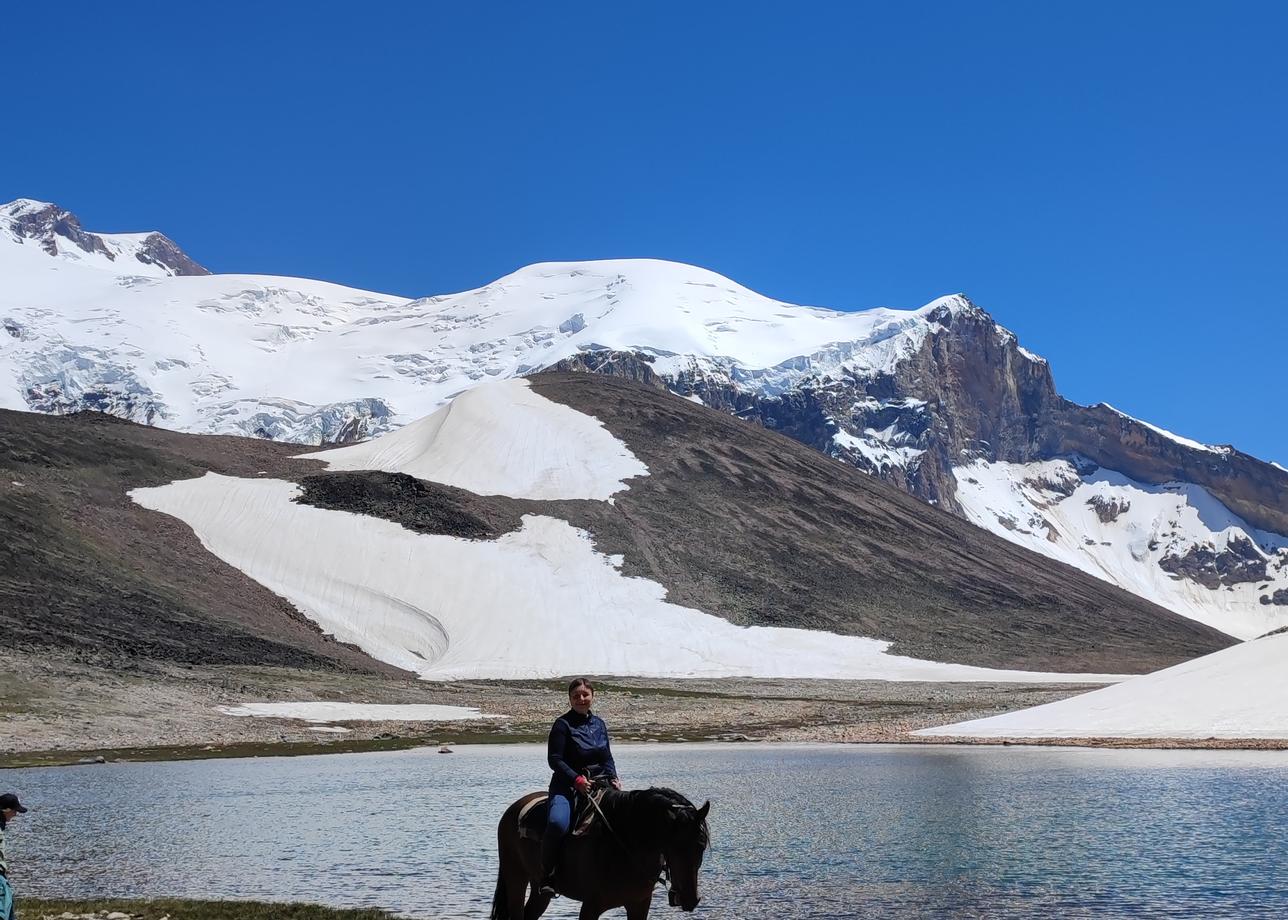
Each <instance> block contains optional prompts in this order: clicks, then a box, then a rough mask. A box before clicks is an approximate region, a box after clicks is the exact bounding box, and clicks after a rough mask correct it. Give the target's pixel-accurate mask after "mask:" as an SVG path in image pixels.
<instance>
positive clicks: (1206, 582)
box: [1158, 537, 1267, 588]
mask: <svg viewBox="0 0 1288 920" xmlns="http://www.w3.org/2000/svg"><path fill="white" fill-rule="evenodd" d="M1158 566H1159V568H1161V569H1162V570H1163V571H1165V572H1170V573H1172V574H1173V575H1176V576H1178V577H1181V578H1188V579H1189V580H1190V581H1194V582H1198V583H1199V584H1201V585H1203V587H1205V588H1219V587H1221V586H1222V585H1236V584H1240V583H1243V582H1256V581H1265V580H1266V574H1267V573H1266V560H1265V558H1264V557H1263V556H1262V555H1261V554H1260V553H1259V552H1257V548H1256V547H1255V546H1253V545H1252V543H1251V542H1249V541H1248V540H1244V539H1242V538H1237V537H1236V538H1235V539H1233V540H1231V541H1230V544H1229V546H1227V547H1226V548H1225V549H1224V550H1222V551H1221V552H1219V553H1218V552H1217V551H1216V550H1215V549H1214V548H1212V547H1210V546H1194V547H1191V548H1190V550H1189V552H1187V553H1185V554H1184V555H1183V556H1165V557H1163V559H1161V560H1159V563H1158Z"/></svg>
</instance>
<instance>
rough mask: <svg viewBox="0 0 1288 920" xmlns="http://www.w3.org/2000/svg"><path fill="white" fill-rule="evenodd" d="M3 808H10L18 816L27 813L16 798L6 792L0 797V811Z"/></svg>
mask: <svg viewBox="0 0 1288 920" xmlns="http://www.w3.org/2000/svg"><path fill="white" fill-rule="evenodd" d="M5 808H12V809H13V810H14V811H16V812H17V813H18V814H20V815H21V814H24V813H25V812H26V811H27V809H25V808H23V806H22V803H21V802H19V801H18V797H17V796H16V795H14V794H13V793H12V792H6V793H5V794H4V795H0V810H2V809H5Z"/></svg>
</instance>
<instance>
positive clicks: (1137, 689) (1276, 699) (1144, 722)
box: [913, 634, 1288, 739]
mask: <svg viewBox="0 0 1288 920" xmlns="http://www.w3.org/2000/svg"><path fill="white" fill-rule="evenodd" d="M1285 660H1288V634H1281V635H1276V636H1267V637H1265V638H1262V639H1255V640H1253V641H1251V642H1244V643H1241V644H1240V645H1236V646H1233V647H1231V648H1228V649H1223V650H1222V651H1219V652H1215V653H1213V654H1211V655H1204V656H1203V657H1201V658H1196V659H1194V660H1193V661H1187V662H1184V663H1183V664H1178V665H1176V666H1175V667H1171V668H1167V669H1165V670H1162V671H1156V672H1155V673H1153V674H1146V675H1145V676H1143V677H1136V678H1133V679H1131V680H1128V681H1124V682H1123V683H1120V684H1118V685H1116V686H1113V687H1106V688H1104V689H1102V690H1095V691H1093V692H1091V693H1085V694H1082V695H1080V696H1075V697H1071V698H1069V699H1066V700H1060V701H1058V702H1055V703H1047V704H1046V705H1044V706H1035V707H1033V708H1032V709H1023V710H1020V711H1019V712H1011V713H1006V714H1005V715H1000V716H993V717H992V718H988V719H976V720H973V721H970V722H959V723H957V724H955V725H946V726H942V727H940V728H927V729H923V730H921V731H918V732H914V733H913V734H916V735H936V736H945V735H949V736H957V737H977V738H1190V739H1194V738H1288V679H1285V677H1284V661H1285Z"/></svg>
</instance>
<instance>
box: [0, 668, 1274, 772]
mask: <svg viewBox="0 0 1288 920" xmlns="http://www.w3.org/2000/svg"><path fill="white" fill-rule="evenodd" d="M599 688H600V689H599V694H598V702H597V709H598V711H600V712H601V713H602V714H603V715H604V717H605V718H606V719H608V720H609V722H610V724H611V725H612V726H613V732H614V737H615V738H616V739H617V740H619V741H621V742H628V741H641V742H648V741H801V742H808V741H814V742H851V743H854V742H884V743H889V742H909V743H946V744H959V743H972V742H971V741H970V740H969V739H967V740H962V739H944V740H932V739H921V738H912V737H909V735H908V733H909V732H911V731H914V730H916V729H919V728H926V727H929V726H932V725H943V724H946V723H950V722H959V721H963V720H966V719H975V718H981V717H984V716H989V715H995V714H998V713H1002V712H1007V711H1011V710H1015V709H1020V708H1024V707H1028V706H1036V705H1039V704H1041V703H1047V702H1051V701H1054V700H1057V699H1062V698H1064V697H1067V696H1071V695H1073V694H1074V693H1078V692H1082V691H1085V690H1087V689H1091V685H1075V684H1070V685H1059V686H1051V685H1033V686H1029V685H1017V684H982V683H916V682H909V683H897V682H889V681H827V680H752V679H732V680H729V679H725V680H659V679H648V680H645V679H630V678H604V679H602V680H601V681H599ZM284 701H285V702H305V701H331V702H349V703H374V704H438V705H451V706H467V707H473V708H476V709H478V710H479V712H480V715H482V716H492V717H493V718H477V719H468V720H464V721H454V722H441V723H434V722H410V721H396V720H388V721H339V722H331V723H327V724H325V725H324V724H318V723H309V722H305V721H302V720H299V719H283V718H265V717H246V716H233V715H229V714H227V713H225V712H222V711H221V707H236V706H240V705H243V704H246V703H251V702H284ZM564 702H565V700H564V682H563V681H561V680H551V681H461V682H452V683H428V682H423V681H415V680H409V679H403V678H399V677H384V676H381V675H373V674H352V673H344V672H332V671H312V670H301V669H292V668H272V667H243V666H235V667H195V666H194V667H191V668H189V667H184V666H177V665H172V664H158V663H153V662H145V663H135V664H134V665H132V666H130V665H129V663H127V662H122V663H120V664H119V665H118V666H115V667H111V668H108V667H104V666H102V665H101V664H99V663H94V664H87V663H83V662H78V661H76V660H75V659H74V658H73V657H71V656H68V657H64V658H56V659H50V658H47V657H42V658H39V659H36V658H29V657H24V656H21V655H16V654H13V653H6V654H5V655H4V656H3V657H0V718H3V721H4V725H5V744H4V750H3V752H0V767H19V766H35V765H44V764H67V763H78V762H82V761H86V762H95V761H97V760H98V759H100V758H101V759H102V760H104V761H113V760H159V759H187V758H203V757H229V756H273V755H289V754H313V753H327V752H337V753H338V752H346V751H360V750H385V749H394V748H406V747H413V746H420V745H440V746H441V745H446V746H449V747H450V746H451V745H453V744H462V743H497V742H539V741H542V740H544V739H545V737H546V733H547V731H548V729H549V725H550V722H551V720H552V719H553V718H554V717H555V716H556V715H558V714H559V713H560V712H562V711H563V708H564ZM978 743H989V744H996V743H998V742H997V741H995V740H987V741H981V742H978ZM1011 743H1024V742H1011ZM1042 743H1049V742H1042ZM1057 743H1059V742H1057ZM1078 743H1080V744H1085V743H1090V744H1103V745H1106V746H1116V747H1118V746H1121V747H1142V746H1145V747H1256V748H1279V747H1285V746H1288V745H1285V744H1281V743H1278V742H1255V741H1251V742H1246V743H1243V742H1216V741H1213V742H1202V741H1198V742H1190V741H1187V742H1171V741H1166V740H1163V741H1130V742H1127V741H1121V740H1116V739H1105V740H1104V741H1100V742H1097V741H1093V742H1081V741H1080V742H1078Z"/></svg>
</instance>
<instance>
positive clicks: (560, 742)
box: [540, 677, 622, 895]
mask: <svg viewBox="0 0 1288 920" xmlns="http://www.w3.org/2000/svg"><path fill="white" fill-rule="evenodd" d="M594 702H595V687H594V685H593V684H591V682H590V681H589V680H587V679H586V678H584V677H579V678H577V679H576V680H574V681H573V682H572V683H571V684H569V685H568V704H569V707H570V708H569V710H568V711H567V712H565V713H564V714H563V715H561V716H560V717H559V718H557V719H555V724H554V725H552V726H551V728H550V740H549V742H548V744H547V748H546V750H547V756H546V759H547V760H548V761H549V763H550V769H551V770H552V771H553V775H552V776H551V777H550V811H549V815H548V817H547V818H546V833H545V837H544V838H543V839H542V841H541V868H542V870H543V872H544V874H545V877H544V879H543V880H542V882H541V889H540V890H541V893H542V894H545V895H553V894H554V893H555V887H554V875H555V868H556V867H557V866H558V864H559V847H560V844H561V843H562V842H563V839H564V837H565V835H567V833H568V827H569V825H570V824H571V822H572V799H573V792H574V791H576V792H580V793H582V794H585V793H586V792H587V790H588V789H589V788H590V782H591V780H592V779H594V780H608V781H609V782H611V783H612V785H613V788H614V789H621V788H622V783H621V780H619V779H618V778H617V765H616V764H615V763H613V751H612V747H611V746H610V745H609V742H608V726H607V725H605V724H604V720H603V719H601V718H600V717H599V716H597V715H595V714H594V713H593V712H591V711H590V707H591V706H592V705H593V704H594Z"/></svg>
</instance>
